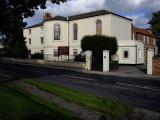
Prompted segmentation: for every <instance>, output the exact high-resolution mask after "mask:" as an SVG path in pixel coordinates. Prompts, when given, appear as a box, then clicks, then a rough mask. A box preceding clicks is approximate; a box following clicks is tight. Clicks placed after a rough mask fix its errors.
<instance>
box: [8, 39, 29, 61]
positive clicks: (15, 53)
mask: <svg viewBox="0 0 160 120" xmlns="http://www.w3.org/2000/svg"><path fill="white" fill-rule="evenodd" d="M7 54H8V56H9V57H15V58H28V49H27V47H26V45H25V42H24V41H23V40H12V41H11V42H10V43H9V44H8V49H7Z"/></svg>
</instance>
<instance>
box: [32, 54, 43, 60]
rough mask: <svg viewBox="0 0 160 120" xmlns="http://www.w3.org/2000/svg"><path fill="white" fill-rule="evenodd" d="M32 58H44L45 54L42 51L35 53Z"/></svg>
mask: <svg viewBox="0 0 160 120" xmlns="http://www.w3.org/2000/svg"><path fill="white" fill-rule="evenodd" d="M31 59H44V55H43V54H42V53H34V54H32V55H31Z"/></svg>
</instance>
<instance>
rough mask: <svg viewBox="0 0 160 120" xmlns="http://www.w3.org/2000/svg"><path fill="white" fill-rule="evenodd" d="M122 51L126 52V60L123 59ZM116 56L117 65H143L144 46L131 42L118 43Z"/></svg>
mask: <svg viewBox="0 0 160 120" xmlns="http://www.w3.org/2000/svg"><path fill="white" fill-rule="evenodd" d="M124 51H128V58H124ZM117 55H118V59H119V64H143V63H144V45H143V43H141V42H138V41H133V40H123V41H119V42H118V51H117Z"/></svg>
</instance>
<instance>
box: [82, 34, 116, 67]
mask: <svg viewBox="0 0 160 120" xmlns="http://www.w3.org/2000/svg"><path fill="white" fill-rule="evenodd" d="M81 48H82V50H83V51H86V50H91V51H92V57H93V59H92V69H94V70H102V68H103V50H109V51H110V58H111V56H112V55H114V54H115V53H116V52H117V49H118V45H117V39H116V38H115V37H108V36H97V35H94V36H85V37H84V38H83V39H82V42H81Z"/></svg>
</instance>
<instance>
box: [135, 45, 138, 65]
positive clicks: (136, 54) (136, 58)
mask: <svg viewBox="0 0 160 120" xmlns="http://www.w3.org/2000/svg"><path fill="white" fill-rule="evenodd" d="M135 47H136V64H137V55H138V54H137V45H136V46H135Z"/></svg>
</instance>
